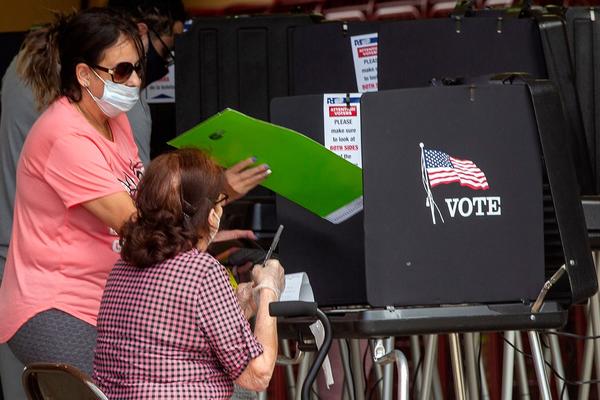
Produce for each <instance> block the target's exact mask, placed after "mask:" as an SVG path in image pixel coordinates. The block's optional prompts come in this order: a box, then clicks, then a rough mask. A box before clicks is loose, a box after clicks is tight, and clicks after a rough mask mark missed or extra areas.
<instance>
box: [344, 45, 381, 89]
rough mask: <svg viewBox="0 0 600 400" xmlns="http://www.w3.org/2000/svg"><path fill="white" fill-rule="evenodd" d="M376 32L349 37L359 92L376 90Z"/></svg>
mask: <svg viewBox="0 0 600 400" xmlns="http://www.w3.org/2000/svg"><path fill="white" fill-rule="evenodd" d="M377 40H378V37H377V33H368V34H366V35H357V36H351V37H350V44H351V46H352V58H353V59H354V72H355V74H356V87H357V88H358V91H359V92H361V93H362V92H376V91H377V88H378V79H377V53H378V45H377Z"/></svg>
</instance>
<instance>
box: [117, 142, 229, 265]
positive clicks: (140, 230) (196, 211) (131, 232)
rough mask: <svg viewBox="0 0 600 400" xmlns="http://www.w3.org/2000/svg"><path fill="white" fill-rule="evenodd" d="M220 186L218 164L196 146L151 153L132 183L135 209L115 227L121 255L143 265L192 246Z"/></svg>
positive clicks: (222, 177) (204, 231) (200, 235)
mask: <svg viewBox="0 0 600 400" xmlns="http://www.w3.org/2000/svg"><path fill="white" fill-rule="evenodd" d="M224 188H225V175H224V172H223V170H222V168H221V167H219V166H218V165H217V164H215V162H214V161H213V160H212V159H211V158H210V157H209V156H208V155H207V154H206V153H204V152H202V151H200V150H197V149H180V150H175V151H173V152H170V153H166V154H162V155H160V156H158V157H157V158H155V159H154V160H153V161H152V162H151V163H150V165H149V166H148V169H147V170H146V172H145V174H144V176H143V178H142V180H141V181H140V184H139V187H138V192H137V197H136V206H137V213H136V214H134V215H133V216H132V217H131V219H130V220H129V221H128V222H127V223H125V225H124V226H123V228H122V230H121V246H122V249H121V258H122V259H123V260H125V261H127V262H130V263H131V264H133V265H136V266H138V267H140V268H145V267H148V266H150V265H153V264H155V263H160V262H162V261H164V260H166V259H169V258H171V257H174V256H175V255H177V254H179V253H181V252H184V251H188V250H190V249H192V248H193V247H195V246H196V245H197V243H198V241H199V240H200V239H201V238H203V237H206V236H207V235H208V233H209V230H210V227H209V224H208V216H209V213H210V210H211V209H212V208H213V207H214V205H215V203H216V201H217V199H218V197H219V195H220V194H221V193H222V192H223V190H224Z"/></svg>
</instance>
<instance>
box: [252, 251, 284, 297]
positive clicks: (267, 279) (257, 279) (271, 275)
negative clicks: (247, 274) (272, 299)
mask: <svg viewBox="0 0 600 400" xmlns="http://www.w3.org/2000/svg"><path fill="white" fill-rule="evenodd" d="M252 281H254V284H255V285H256V286H257V287H264V288H269V289H273V290H274V291H275V292H276V294H277V295H278V296H279V295H281V292H283V289H285V271H284V270H283V267H282V266H281V264H280V263H279V261H278V260H274V259H269V260H267V263H266V264H265V266H264V267H262V266H261V265H255V266H254V269H253V270H252Z"/></svg>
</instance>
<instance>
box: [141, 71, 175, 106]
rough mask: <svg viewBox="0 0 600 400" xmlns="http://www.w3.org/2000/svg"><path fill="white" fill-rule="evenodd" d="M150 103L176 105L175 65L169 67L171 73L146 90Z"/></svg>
mask: <svg viewBox="0 0 600 400" xmlns="http://www.w3.org/2000/svg"><path fill="white" fill-rule="evenodd" d="M144 92H145V93H146V101H147V102H148V103H175V64H173V65H170V66H169V73H168V74H167V75H165V76H163V77H162V78H161V79H159V80H157V81H154V82H152V83H151V84H150V85H148V87H147V88H146V90H144Z"/></svg>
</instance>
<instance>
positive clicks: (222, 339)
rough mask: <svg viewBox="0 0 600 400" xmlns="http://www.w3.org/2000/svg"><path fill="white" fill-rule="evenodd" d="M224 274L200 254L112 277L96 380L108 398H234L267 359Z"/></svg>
mask: <svg viewBox="0 0 600 400" xmlns="http://www.w3.org/2000/svg"><path fill="white" fill-rule="evenodd" d="M262 352H263V348H262V346H261V345H260V343H258V341H257V340H256V338H255V337H254V335H253V334H252V331H251V329H250V325H249V324H248V321H246V319H245V318H244V315H243V313H242V310H241V309H240V305H239V303H238V301H237V299H236V297H235V295H234V293H233V289H232V287H231V285H230V283H229V279H228V276H227V272H226V271H225V268H223V266H222V265H221V264H219V262H218V261H217V260H215V259H214V258H213V257H212V256H210V255H209V254H207V253H202V252H200V251H198V250H196V249H194V250H190V251H188V252H185V253H180V254H178V255H177V256H175V257H173V258H171V259H169V260H166V261H164V262H162V263H160V264H156V265H153V266H151V267H148V268H145V269H140V268H137V267H135V266H133V265H131V264H128V263H126V262H124V261H119V262H117V264H115V267H114V269H113V270H112V272H111V273H110V276H109V278H108V281H107V283H106V288H105V290H104V296H103V297H102V302H101V305H100V313H99V315H98V339H97V344H96V352H95V358H94V379H95V380H96V382H97V383H98V385H99V386H100V388H101V389H102V390H103V391H104V392H105V393H106V394H107V396H108V397H109V398H110V399H125V398H126V399H201V398H202V399H205V398H206V399H208V398H210V399H229V398H230V397H231V395H232V393H233V381H234V380H235V379H237V378H238V377H239V376H240V374H241V373H242V372H243V371H244V369H245V368H246V366H247V365H248V363H249V362H250V360H252V359H253V358H255V357H257V356H259V355H260V354H262Z"/></svg>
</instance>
